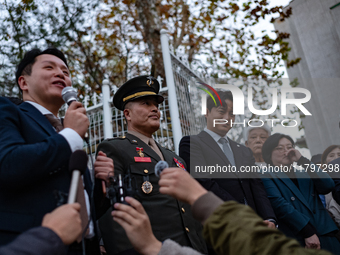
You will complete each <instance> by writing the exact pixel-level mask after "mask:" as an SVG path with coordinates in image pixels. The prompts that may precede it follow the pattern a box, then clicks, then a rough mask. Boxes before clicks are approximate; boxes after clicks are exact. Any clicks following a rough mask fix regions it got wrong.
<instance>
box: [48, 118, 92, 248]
mask: <svg viewBox="0 0 340 255" xmlns="http://www.w3.org/2000/svg"><path fill="white" fill-rule="evenodd" d="M45 116H46V118H47V120H48V121H49V122H50V123H51V125H52V126H53V127H54V128H55V130H56V131H57V133H59V132H60V131H61V130H63V129H64V127H63V125H62V124H61V121H60V120H59V119H57V118H56V117H54V115H53V114H46V115H45ZM84 192H85V190H84V184H83V178H79V183H78V189H77V197H76V201H77V202H78V203H79V204H80V206H81V209H80V218H81V225H82V230H83V231H82V233H83V232H84V231H85V229H86V228H87V223H88V221H89V217H88V214H87V209H86V202H85V195H84ZM88 232H89V230H88V229H87V231H86V235H87V234H88ZM81 239H82V236H81V235H80V236H79V237H78V239H77V241H78V242H80V241H81Z"/></svg>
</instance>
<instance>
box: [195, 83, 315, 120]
mask: <svg viewBox="0 0 340 255" xmlns="http://www.w3.org/2000/svg"><path fill="white" fill-rule="evenodd" d="M200 84H201V85H203V86H204V87H206V88H208V89H210V90H211V91H212V93H211V92H210V91H209V90H207V89H205V88H199V89H201V90H203V91H205V92H206V93H207V94H208V95H209V96H210V97H211V98H212V99H213V101H214V102H215V105H216V106H218V105H222V101H221V99H220V96H219V95H218V93H217V91H216V90H215V89H214V88H213V87H211V86H209V85H207V84H205V83H200ZM215 88H217V89H223V90H229V91H230V92H231V93H232V95H233V114H234V115H244V102H245V96H244V94H243V91H242V90H241V89H240V88H238V87H237V86H235V85H230V84H216V85H215ZM271 90H272V105H271V107H270V108H269V109H266V110H263V109H261V110H259V109H255V107H254V104H253V89H252V87H248V100H247V102H248V108H249V111H250V112H251V113H253V114H255V115H260V116H264V115H269V114H272V113H274V112H275V111H276V110H277V108H278V98H279V95H278V89H277V88H271ZM288 93H302V94H304V95H305V97H303V98H287V94H288ZM207 94H205V93H204V94H202V114H203V115H204V114H205V113H206V98H207ZM213 94H214V95H213ZM215 97H216V98H217V99H218V100H216V99H215ZM310 99H311V93H310V92H309V90H307V89H304V88H281V98H280V102H281V107H280V109H281V115H282V116H287V106H288V105H295V106H296V107H297V108H298V109H299V110H300V111H301V112H302V113H303V114H304V115H309V116H311V115H312V114H311V113H310V112H309V111H308V110H307V109H306V107H304V106H303V104H305V103H307V102H309V100H310ZM265 121H267V122H269V123H271V126H272V127H273V126H274V123H275V122H281V125H282V126H285V127H295V126H297V125H298V123H297V121H296V120H295V119H283V120H280V119H266V120H265ZM246 122H247V124H248V126H251V127H261V126H263V125H264V121H263V120H261V119H251V120H249V121H246V119H244V120H243V121H242V122H231V123H230V125H231V126H233V125H243V126H244V127H245V126H246ZM255 122H256V123H257V125H254V123H255ZM292 122H293V123H294V124H293V125H288V124H289V123H290V124H292ZM227 123H228V120H226V119H215V120H214V126H215V125H218V124H227Z"/></svg>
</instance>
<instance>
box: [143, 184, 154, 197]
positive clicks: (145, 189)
mask: <svg viewBox="0 0 340 255" xmlns="http://www.w3.org/2000/svg"><path fill="white" fill-rule="evenodd" d="M152 189H153V186H152V184H151V182H149V181H145V182H143V184H142V190H143V192H144V193H145V194H150V193H151V192H152Z"/></svg>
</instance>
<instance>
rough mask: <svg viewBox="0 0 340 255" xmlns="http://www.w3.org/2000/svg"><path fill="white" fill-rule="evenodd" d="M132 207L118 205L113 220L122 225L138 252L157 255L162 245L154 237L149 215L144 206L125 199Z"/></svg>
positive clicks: (128, 198) (113, 212)
mask: <svg viewBox="0 0 340 255" xmlns="http://www.w3.org/2000/svg"><path fill="white" fill-rule="evenodd" d="M125 201H126V202H127V203H129V204H130V205H131V206H128V205H124V204H120V203H116V204H114V208H115V210H114V211H112V216H113V220H114V221H116V222H117V223H118V224H119V225H121V226H122V227H123V228H124V230H125V232H126V235H127V237H128V238H129V240H130V242H131V244H132V245H133V247H134V248H135V249H136V251H137V252H138V253H140V254H143V255H154V254H155V255H156V254H158V253H159V251H160V250H161V248H162V243H161V242H160V241H158V240H157V239H156V237H155V236H154V234H153V232H152V229H151V224H150V220H149V217H148V215H147V214H146V212H145V210H144V208H143V206H142V204H141V203H140V202H138V201H137V200H136V199H134V198H132V197H125Z"/></svg>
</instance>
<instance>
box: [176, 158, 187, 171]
mask: <svg viewBox="0 0 340 255" xmlns="http://www.w3.org/2000/svg"><path fill="white" fill-rule="evenodd" d="M174 161H175V163H176V166H177V167H179V168H182V169H183V170H186V169H185V167H184V165H183V164H182V163H181V162H179V160H178V159H177V158H174Z"/></svg>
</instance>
